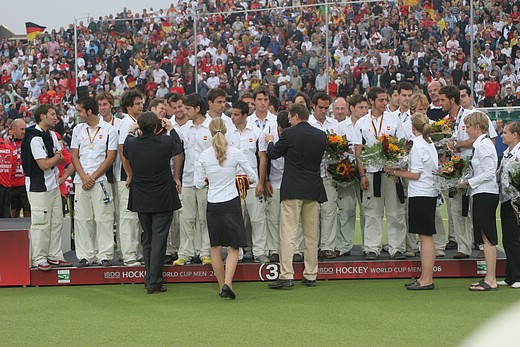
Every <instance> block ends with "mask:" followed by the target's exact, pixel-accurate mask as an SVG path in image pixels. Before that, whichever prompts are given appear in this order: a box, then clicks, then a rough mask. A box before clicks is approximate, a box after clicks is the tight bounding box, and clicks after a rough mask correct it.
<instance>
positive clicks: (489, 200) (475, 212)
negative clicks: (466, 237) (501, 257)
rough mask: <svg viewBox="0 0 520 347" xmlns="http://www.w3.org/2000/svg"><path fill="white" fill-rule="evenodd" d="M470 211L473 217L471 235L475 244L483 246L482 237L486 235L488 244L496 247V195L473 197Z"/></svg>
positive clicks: (485, 194)
mask: <svg viewBox="0 0 520 347" xmlns="http://www.w3.org/2000/svg"><path fill="white" fill-rule="evenodd" d="M472 198H473V204H472V205H471V211H472V216H473V234H474V237H475V243H476V244H483V243H484V240H483V237H482V235H486V238H487V239H488V241H489V243H491V244H492V245H493V246H496V245H497V243H498V235H497V215H496V212H497V206H498V194H490V193H479V194H475V195H473V197H472Z"/></svg>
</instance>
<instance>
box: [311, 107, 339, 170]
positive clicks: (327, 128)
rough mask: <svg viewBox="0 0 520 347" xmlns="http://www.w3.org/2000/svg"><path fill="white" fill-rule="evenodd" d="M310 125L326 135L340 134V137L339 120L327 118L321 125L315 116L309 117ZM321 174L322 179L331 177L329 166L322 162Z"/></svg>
mask: <svg viewBox="0 0 520 347" xmlns="http://www.w3.org/2000/svg"><path fill="white" fill-rule="evenodd" d="M309 124H310V125H312V126H313V127H315V128H316V129H320V130H321V131H323V132H324V133H330V134H338V135H339V123H338V121H337V120H335V119H334V118H332V117H325V121H323V124H322V123H320V122H319V121H318V120H317V119H316V118H315V117H314V115H310V116H309ZM320 173H321V178H326V177H328V176H330V175H329V173H328V172H327V165H326V164H324V163H323V161H322V162H321V165H320Z"/></svg>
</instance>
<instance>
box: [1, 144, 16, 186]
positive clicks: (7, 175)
mask: <svg viewBox="0 0 520 347" xmlns="http://www.w3.org/2000/svg"><path fill="white" fill-rule="evenodd" d="M16 161H17V159H16V152H15V151H14V150H13V149H12V148H11V145H8V144H5V143H4V140H2V139H0V186H2V187H6V188H11V176H12V175H13V171H14V170H15V168H16Z"/></svg>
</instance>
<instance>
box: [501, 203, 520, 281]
mask: <svg viewBox="0 0 520 347" xmlns="http://www.w3.org/2000/svg"><path fill="white" fill-rule="evenodd" d="M500 218H501V220H502V243H503V244H504V251H505V252H506V257H507V261H506V278H505V281H506V282H507V283H508V284H513V283H515V282H520V225H518V222H517V220H516V216H515V212H514V210H513V207H512V206H511V202H510V201H506V202H504V203H502V204H501V205H500Z"/></svg>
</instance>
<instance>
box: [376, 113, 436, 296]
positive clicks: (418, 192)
mask: <svg viewBox="0 0 520 347" xmlns="http://www.w3.org/2000/svg"><path fill="white" fill-rule="evenodd" d="M411 122H412V132H413V134H414V135H415V138H414V139H413V146H412V150H411V151H410V160H411V162H410V169H409V171H406V170H396V169H392V168H389V167H385V169H384V170H385V172H386V173H388V174H390V175H394V176H397V177H401V178H405V179H407V180H409V183H408V226H409V232H410V233H412V234H419V238H420V240H421V268H422V272H421V277H420V278H419V279H418V280H417V281H415V282H412V283H409V284H405V287H406V289H408V290H432V289H435V285H434V284H433V265H434V264H435V245H434V243H433V235H434V234H435V233H436V230H435V209H436V207H437V196H438V194H439V193H438V191H437V189H436V188H435V184H434V183H435V177H434V176H433V171H435V170H437V168H438V165H439V163H438V159H437V151H436V149H435V145H434V144H433V143H432V141H431V139H430V132H431V127H430V124H429V120H428V117H427V116H426V115H425V114H421V113H415V114H413V116H412V118H411Z"/></svg>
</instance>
